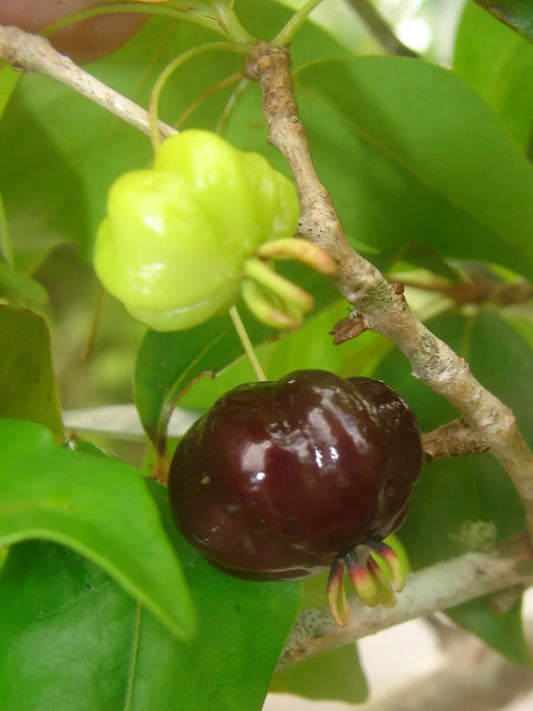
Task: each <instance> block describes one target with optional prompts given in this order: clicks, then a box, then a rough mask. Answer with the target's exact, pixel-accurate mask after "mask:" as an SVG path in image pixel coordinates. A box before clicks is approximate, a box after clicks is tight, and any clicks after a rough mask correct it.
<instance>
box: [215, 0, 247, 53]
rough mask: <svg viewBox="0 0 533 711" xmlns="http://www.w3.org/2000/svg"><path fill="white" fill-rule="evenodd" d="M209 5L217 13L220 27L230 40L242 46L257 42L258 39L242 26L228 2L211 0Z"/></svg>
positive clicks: (226, 0) (225, 0)
mask: <svg viewBox="0 0 533 711" xmlns="http://www.w3.org/2000/svg"><path fill="white" fill-rule="evenodd" d="M209 4H210V5H211V7H212V8H213V10H214V11H215V14H216V16H217V18H218V21H219V23H220V26H221V27H222V28H223V29H224V31H225V32H226V35H227V36H228V37H229V38H230V39H232V40H233V41H234V42H241V43H242V44H253V43H254V42H255V41H256V38H255V37H253V36H252V35H251V34H250V33H249V32H248V30H246V29H245V28H244V27H243V26H242V25H241V23H240V21H239V18H238V17H237V15H236V14H235V12H234V10H233V8H232V7H231V5H230V3H229V2H228V0H210V3H209Z"/></svg>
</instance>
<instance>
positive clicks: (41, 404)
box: [0, 264, 63, 437]
mask: <svg viewBox="0 0 533 711" xmlns="http://www.w3.org/2000/svg"><path fill="white" fill-rule="evenodd" d="M2 266H3V265H1V264H0V283H1V275H2ZM7 269H9V267H7ZM0 417H13V418H20V419H26V420H31V421H32V422H39V423H41V424H43V425H45V426H46V427H49V428H50V429H51V430H52V432H54V434H55V435H56V436H57V437H61V435H62V433H63V425H62V422H61V412H60V409H59V401H58V398H57V391H56V385H55V380H54V373H53V369H52V356H51V352H50V334H49V332H48V326H47V325H46V322H45V321H44V319H42V318H41V317H40V316H38V315H37V314H34V313H32V312H31V311H27V310H25V309H14V308H11V307H9V306H0Z"/></svg>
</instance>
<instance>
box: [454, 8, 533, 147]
mask: <svg viewBox="0 0 533 711" xmlns="http://www.w3.org/2000/svg"><path fill="white" fill-rule="evenodd" d="M453 68H454V71H455V72H456V73H457V74H458V75H459V76H460V77H461V78H462V79H464V80H465V81H466V82H467V83H468V84H470V86H471V87H472V88H473V89H475V90H476V91H477V92H478V93H479V95H480V96H481V97H482V98H483V99H484V100H485V101H486V102H487V104H488V105H489V106H490V107H491V109H492V110H493V111H494V113H495V114H496V115H497V116H498V117H499V118H500V119H501V120H502V121H503V123H504V125H505V127H506V128H507V130H508V131H509V133H510V134H511V136H513V138H515V139H516V140H517V141H518V143H519V144H520V145H521V146H522V148H523V150H525V151H527V149H528V148H529V141H530V138H531V128H532V125H533V85H532V82H531V75H532V74H533V46H532V45H531V44H529V43H528V42H526V40H525V39H523V38H522V37H520V36H519V35H517V34H516V33H515V32H512V31H511V30H510V29H509V28H508V27H505V25H502V24H501V23H499V22H497V21H496V20H495V19H494V18H493V17H491V16H490V15H489V14H488V13H486V12H484V11H483V10H482V8H480V7H479V6H478V5H476V4H475V3H474V2H469V3H467V4H466V6H465V9H464V12H463V15H462V18H461V22H460V24H459V29H458V31H457V39H456V44H455V57H454V62H453Z"/></svg>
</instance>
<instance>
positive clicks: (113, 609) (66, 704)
mask: <svg viewBox="0 0 533 711" xmlns="http://www.w3.org/2000/svg"><path fill="white" fill-rule="evenodd" d="M0 589H1V590H2V594H1V595H0V659H1V661H0V707H1V708H2V709H6V711H8V710H10V711H15V709H17V711H29V710H30V709H39V711H59V709H65V711H66V709H74V708H75V709H77V711H94V710H95V709H99V711H115V709H127V708H131V707H128V705H127V703H126V699H127V697H128V680H129V678H130V675H131V670H132V669H133V668H134V664H135V633H136V627H135V618H136V612H137V608H138V604H137V603H136V602H135V600H134V599H133V598H132V597H130V596H129V595H127V594H126V592H125V591H124V590H123V589H122V588H121V587H119V586H118V585H116V584H115V583H114V582H113V581H112V580H111V579H110V578H109V576H108V575H107V574H106V573H105V572H104V571H103V570H102V569H101V568H97V567H96V566H95V565H93V564H92V563H91V562H90V561H88V560H87V559H86V558H82V557H81V556H79V555H78V554H77V553H75V552H74V551H72V550H70V549H68V548H64V547H62V546H59V545H56V544H52V543H48V542H46V541H27V542H24V543H19V544H17V545H15V546H12V547H11V549H10V551H9V554H8V557H7V560H6V562H5V564H4V567H3V568H2V570H1V571H0Z"/></svg>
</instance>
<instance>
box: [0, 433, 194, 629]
mask: <svg viewBox="0 0 533 711" xmlns="http://www.w3.org/2000/svg"><path fill="white" fill-rule="evenodd" d="M146 486H147V485H146V482H145V481H144V480H143V479H142V477H141V476H140V475H139V474H138V472H136V471H135V470H134V469H133V468H131V467H129V466H127V465H126V464H124V463H122V462H120V461H118V460H116V459H106V458H103V457H101V456H94V455H91V454H84V453H80V452H73V451H69V450H67V449H65V448H63V447H60V446H58V445H56V444H55V443H54V441H53V439H52V437H51V434H50V432H49V431H48V430H46V429H45V428H44V427H42V426H41V425H37V424H34V423H31V422H27V421H23V420H11V419H5V420H1V421H0V491H1V492H2V497H1V500H0V544H5V543H7V544H11V543H17V542H19V541H23V540H27V539H29V538H45V539H48V540H50V541H55V542H58V543H63V544H65V545H68V546H70V547H72V548H73V549H74V550H76V551H77V552H78V553H81V554H82V555H84V556H87V557H88V558H90V559H91V560H92V561H94V562H95V563H97V564H98V565H100V566H101V567H102V568H103V569H104V570H106V571H107V572H108V573H109V574H110V575H111V576H112V577H113V578H114V579H115V580H116V581H118V582H119V583H120V584H121V585H122V586H123V587H124V588H125V589H126V590H127V591H128V592H129V593H130V594H132V595H133V596H135V597H137V598H138V599H139V600H141V601H142V602H143V604H145V605H146V607H147V608H148V609H149V610H151V611H152V612H153V614H154V615H155V616H156V617H157V618H158V619H159V620H160V621H161V622H162V623H163V624H164V625H165V626H166V627H167V628H168V629H169V630H171V631H172V632H173V633H174V634H176V635H179V636H180V637H189V636H190V635H191V634H192V632H193V631H194V626H195V622H194V614H193V610H192V605H191V601H190V598H189V594H188V591H187V588H186V586H185V582H184V580H183V574H182V572H181V569H180V566H179V564H178V561H177V560H176V556H175V554H174V552H173V550H172V548H171V545H170V543H169V541H168V539H167V537H166V535H165V532H164V530H163V528H162V527H161V522H160V519H159V516H158V513H157V510H156V508H155V507H154V504H153V502H152V500H151V497H150V494H149V492H148V490H147V488H146Z"/></svg>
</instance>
